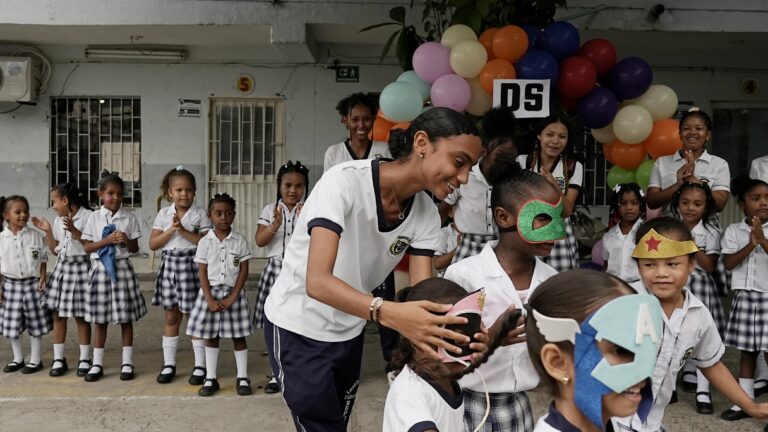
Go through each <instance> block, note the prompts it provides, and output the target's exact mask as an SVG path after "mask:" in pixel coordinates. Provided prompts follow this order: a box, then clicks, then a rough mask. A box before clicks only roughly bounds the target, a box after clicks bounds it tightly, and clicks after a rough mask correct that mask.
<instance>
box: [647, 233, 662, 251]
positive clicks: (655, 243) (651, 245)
mask: <svg viewBox="0 0 768 432" xmlns="http://www.w3.org/2000/svg"><path fill="white" fill-rule="evenodd" d="M645 244H646V245H648V252H650V251H652V250H655V251H656V252H658V251H659V245H660V244H661V240H656V238H655V237H653V236H651V238H649V239H648V240H646V241H645Z"/></svg>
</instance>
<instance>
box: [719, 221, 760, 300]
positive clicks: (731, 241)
mask: <svg viewBox="0 0 768 432" xmlns="http://www.w3.org/2000/svg"><path fill="white" fill-rule="evenodd" d="M751 233H752V227H751V224H747V222H746V220H742V221H741V222H738V223H734V224H730V225H728V228H726V230H725V235H724V236H723V242H722V251H721V252H722V254H723V255H729V254H732V253H736V252H738V251H740V250H741V249H743V248H744V246H746V245H748V244H749V243H750V242H751V241H752V240H751V239H750V234H751ZM763 234H765V236H766V237H768V222H766V223H764V224H763ZM731 289H741V290H747V291H760V292H768V254H766V253H765V250H764V249H763V247H762V246H758V247H756V248H755V249H754V250H753V251H752V252H751V253H750V254H749V256H748V257H747V258H745V259H744V261H742V262H740V263H739V265H737V266H736V267H735V268H734V269H733V270H731Z"/></svg>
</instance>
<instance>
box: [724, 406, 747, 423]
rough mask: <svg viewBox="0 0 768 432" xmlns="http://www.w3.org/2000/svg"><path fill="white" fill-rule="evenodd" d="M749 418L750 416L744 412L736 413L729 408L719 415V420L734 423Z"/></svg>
mask: <svg viewBox="0 0 768 432" xmlns="http://www.w3.org/2000/svg"><path fill="white" fill-rule="evenodd" d="M749 417H750V415H749V414H747V412H746V411H744V410H738V411H736V410H732V409H730V408H728V409H727V410H725V411H723V412H722V413H721V414H720V418H721V419H723V420H725V421H736V420H741V419H745V418H749Z"/></svg>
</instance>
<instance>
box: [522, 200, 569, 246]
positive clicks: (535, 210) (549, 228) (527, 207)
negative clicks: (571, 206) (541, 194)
mask: <svg viewBox="0 0 768 432" xmlns="http://www.w3.org/2000/svg"><path fill="white" fill-rule="evenodd" d="M542 215H543V216H547V217H548V218H549V219H550V221H549V223H548V224H546V225H544V226H542V227H539V228H533V221H534V220H536V218H538V217H539V216H542ZM517 232H518V233H520V237H522V239H523V240H525V241H526V242H528V243H546V242H551V241H555V240H560V239H563V238H565V220H564V219H563V198H562V197H561V198H560V200H558V201H557V204H554V205H553V204H550V203H548V202H546V201H542V200H539V199H532V200H529V201H528V202H526V203H525V204H523V206H522V207H521V208H520V212H519V213H518V214H517Z"/></svg>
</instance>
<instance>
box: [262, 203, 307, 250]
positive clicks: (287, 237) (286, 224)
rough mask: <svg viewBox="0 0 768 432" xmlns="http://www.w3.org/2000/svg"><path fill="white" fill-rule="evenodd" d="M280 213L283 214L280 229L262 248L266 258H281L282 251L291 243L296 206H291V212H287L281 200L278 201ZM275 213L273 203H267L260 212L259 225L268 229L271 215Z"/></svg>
mask: <svg viewBox="0 0 768 432" xmlns="http://www.w3.org/2000/svg"><path fill="white" fill-rule="evenodd" d="M278 205H279V206H280V211H281V212H282V213H283V223H282V224H280V228H278V229H277V232H276V233H274V234H273V235H272V240H270V241H269V243H267V245H266V246H264V250H265V251H266V252H267V257H275V256H276V257H282V256H283V250H284V248H285V246H286V245H287V244H288V242H290V241H291V236H292V235H293V229H294V228H295V227H296V209H297V208H298V206H297V205H296V206H293V209H292V210H288V207H287V206H286V205H285V204H284V203H283V200H280V201H279V204H278ZM274 211H275V203H269V204H267V205H266V206H264V210H262V211H261V216H259V225H264V226H266V227H267V229H269V225H271V224H272V221H273V218H272V214H273V213H274Z"/></svg>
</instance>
